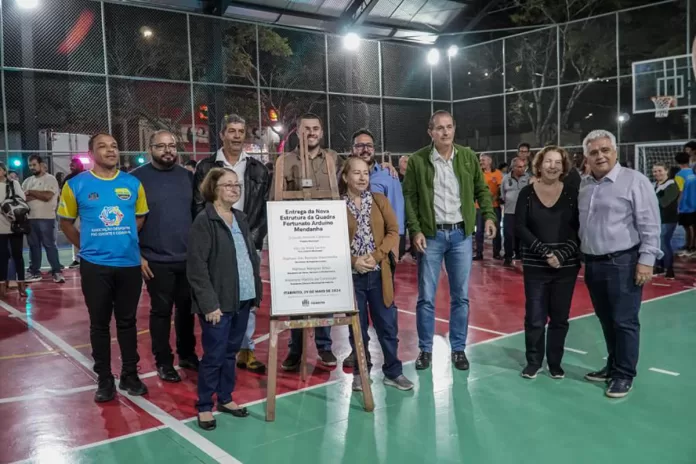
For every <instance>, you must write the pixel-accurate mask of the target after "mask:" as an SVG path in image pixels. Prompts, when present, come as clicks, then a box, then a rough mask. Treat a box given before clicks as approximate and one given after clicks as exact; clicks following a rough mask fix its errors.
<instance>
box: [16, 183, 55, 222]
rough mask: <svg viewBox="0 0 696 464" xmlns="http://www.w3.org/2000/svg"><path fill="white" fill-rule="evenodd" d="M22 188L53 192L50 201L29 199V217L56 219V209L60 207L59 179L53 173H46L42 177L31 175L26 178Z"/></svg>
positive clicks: (25, 190)
mask: <svg viewBox="0 0 696 464" xmlns="http://www.w3.org/2000/svg"><path fill="white" fill-rule="evenodd" d="M22 190H24V192H28V191H29V190H37V191H44V192H45V191H48V192H53V196H52V197H51V199H50V200H49V201H41V200H31V201H29V202H28V203H29V208H31V211H30V212H29V219H55V218H56V209H57V208H58V195H59V188H58V181H57V180H56V178H55V177H53V176H52V175H50V174H48V173H46V174H44V175H42V176H41V177H37V176H31V177H28V178H26V179H25V180H24V183H23V184H22Z"/></svg>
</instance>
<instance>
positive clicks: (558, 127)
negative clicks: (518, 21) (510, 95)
mask: <svg viewBox="0 0 696 464" xmlns="http://www.w3.org/2000/svg"><path fill="white" fill-rule="evenodd" d="M556 85H557V87H556V144H557V145H559V146H560V145H561V27H560V26H556Z"/></svg>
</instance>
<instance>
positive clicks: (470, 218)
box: [403, 144, 496, 237]
mask: <svg viewBox="0 0 696 464" xmlns="http://www.w3.org/2000/svg"><path fill="white" fill-rule="evenodd" d="M454 149H455V150H456V155H455V157H454V172H455V174H456V176H457V178H458V179H459V193H460V197H461V202H462V218H463V219H464V232H465V233H466V235H467V236H469V235H471V234H473V233H474V226H475V225H476V206H475V201H478V204H479V208H480V210H481V213H482V214H483V217H484V219H490V220H492V221H494V222H495V220H496V217H495V212H494V210H493V202H492V199H491V193H490V191H489V190H488V185H486V181H485V179H484V177H483V172H482V171H481V165H480V164H479V161H478V159H477V158H476V154H475V153H474V151H473V150H472V149H471V148H468V147H462V146H461V145H456V144H455V145H454ZM432 150H433V146H432V145H429V146H427V147H424V148H421V149H420V150H418V151H417V152H415V153H414V154H413V155H411V156H409V157H408V167H407V168H406V177H405V178H404V184H403V190H404V200H405V201H406V223H407V225H408V230H409V232H410V233H411V237H413V236H414V235H416V234H417V233H419V232H422V233H423V235H425V236H426V237H434V236H435V235H436V233H437V230H436V227H435V226H436V224H435V194H434V190H433V189H434V187H433V184H434V181H435V166H434V165H433V162H432V160H431V159H430V155H431V153H432Z"/></svg>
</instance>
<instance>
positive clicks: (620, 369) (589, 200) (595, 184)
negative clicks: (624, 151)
mask: <svg viewBox="0 0 696 464" xmlns="http://www.w3.org/2000/svg"><path fill="white" fill-rule="evenodd" d="M582 146H583V149H584V154H585V158H586V160H587V165H588V166H589V168H590V175H588V176H587V177H585V178H584V179H583V180H582V182H581V184H580V195H579V197H578V206H579V210H580V242H581V246H580V249H581V251H582V253H583V254H584V256H585V283H586V285H587V288H588V290H589V292H590V298H591V299H592V305H593V306H594V310H595V314H597V317H598V318H599V322H600V324H601V325H602V330H603V332H604V340H605V342H606V345H607V353H608V357H607V364H606V366H605V367H604V368H602V369H601V370H599V371H597V372H590V373H588V374H587V375H585V379H586V380H588V381H591V382H607V383H608V386H607V389H606V392H605V394H606V396H608V397H610V398H623V397H624V396H626V395H628V393H629V392H630V391H631V388H632V387H633V378H634V377H635V376H636V366H637V364H638V347H639V336H640V322H639V320H638V312H639V310H640V303H641V297H642V294H643V285H645V284H646V283H647V282H648V281H649V280H650V279H651V278H652V271H653V265H654V264H655V260H656V259H659V258H661V257H662V252H661V251H660V210H659V207H658V203H657V197H656V196H655V192H654V191H653V188H652V185H651V184H650V181H649V180H648V178H647V177H645V176H644V175H643V174H641V173H640V172H638V171H634V170H631V169H627V168H624V167H622V166H621V164H619V163H618V162H617V149H616V137H614V134H612V133H611V132H608V131H604V130H595V131H592V132H590V133H589V134H588V135H587V137H585V140H583V143H582Z"/></svg>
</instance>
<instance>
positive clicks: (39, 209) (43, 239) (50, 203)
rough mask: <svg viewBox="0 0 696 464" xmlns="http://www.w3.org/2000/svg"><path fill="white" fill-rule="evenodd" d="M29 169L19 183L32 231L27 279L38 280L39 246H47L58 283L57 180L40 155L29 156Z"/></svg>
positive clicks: (61, 278) (59, 282) (39, 276)
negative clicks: (28, 175)
mask: <svg viewBox="0 0 696 464" xmlns="http://www.w3.org/2000/svg"><path fill="white" fill-rule="evenodd" d="M29 169H30V170H31V173H32V174H33V176H31V177H29V178H27V179H26V180H25V181H24V183H23V184H22V190H24V193H25V195H26V196H27V203H28V204H29V208H31V211H30V212H29V224H30V225H31V232H30V233H29V236H28V237H27V242H28V243H29V257H30V259H29V273H28V275H27V278H26V281H27V282H38V281H40V280H41V259H42V257H41V246H42V245H43V248H44V249H45V250H46V257H47V258H48V262H49V264H50V265H51V273H52V274H53V281H54V282H55V283H58V284H62V283H65V277H63V274H62V272H61V269H62V266H61V265H60V260H59V259H58V246H57V244H56V208H57V206H58V196H59V194H60V191H59V188H60V187H59V186H58V181H57V180H56V178H55V177H53V176H52V175H51V174H49V173H48V172H46V165H45V164H44V161H43V159H42V158H41V156H39V155H31V156H30V157H29Z"/></svg>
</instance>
